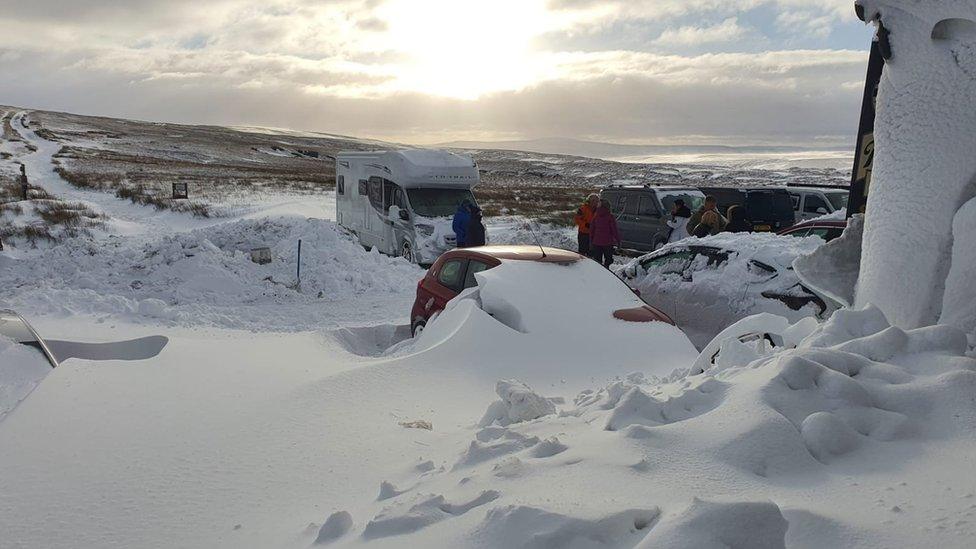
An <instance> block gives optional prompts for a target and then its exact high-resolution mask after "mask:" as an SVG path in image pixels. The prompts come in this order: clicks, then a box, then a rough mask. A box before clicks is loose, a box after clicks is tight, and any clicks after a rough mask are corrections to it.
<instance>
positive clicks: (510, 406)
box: [479, 379, 556, 426]
mask: <svg viewBox="0 0 976 549" xmlns="http://www.w3.org/2000/svg"><path fill="white" fill-rule="evenodd" d="M495 392H496V393H498V396H499V397H501V400H498V401H496V402H495V403H494V404H492V405H491V406H489V407H488V410H487V411H486V412H485V415H484V417H483V418H482V419H481V421H480V422H479V423H480V425H482V426H487V425H491V424H492V423H498V424H499V425H509V424H512V423H519V422H521V421H529V420H532V419H537V418H540V417H542V416H547V415H549V414H554V413H556V405H555V404H553V403H552V401H550V400H549V399H547V398H546V397H544V396H541V395H539V394H538V393H536V392H535V391H533V390H532V389H531V388H530V387H529V386H528V385H526V384H524V383H522V382H521V381H516V380H514V379H509V380H505V379H503V380H501V381H499V382H498V384H497V385H496V386H495Z"/></svg>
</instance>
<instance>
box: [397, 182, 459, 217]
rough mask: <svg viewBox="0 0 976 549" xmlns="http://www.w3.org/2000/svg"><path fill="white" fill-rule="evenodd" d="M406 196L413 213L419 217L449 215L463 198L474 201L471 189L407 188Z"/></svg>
mask: <svg viewBox="0 0 976 549" xmlns="http://www.w3.org/2000/svg"><path fill="white" fill-rule="evenodd" d="M407 198H408V199H409V201H410V207H411V208H413V211H414V213H415V214H417V215H419V216H421V217H449V216H452V215H454V212H455V211H457V207H458V204H460V203H461V202H462V201H463V200H470V201H471V203H472V204H475V203H476V202H475V200H474V195H473V194H472V193H471V189H438V188H426V189H425V188H420V189H407Z"/></svg>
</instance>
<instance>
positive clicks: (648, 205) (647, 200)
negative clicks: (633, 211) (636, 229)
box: [637, 194, 661, 216]
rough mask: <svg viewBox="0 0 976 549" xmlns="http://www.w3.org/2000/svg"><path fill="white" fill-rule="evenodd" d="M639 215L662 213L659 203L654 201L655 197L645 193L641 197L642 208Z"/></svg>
mask: <svg viewBox="0 0 976 549" xmlns="http://www.w3.org/2000/svg"><path fill="white" fill-rule="evenodd" d="M637 213H638V215H650V216H655V215H661V211H660V210H658V209H657V204H655V203H654V197H653V196H651V195H649V194H645V195H641V197H640V209H639V210H638V212H637Z"/></svg>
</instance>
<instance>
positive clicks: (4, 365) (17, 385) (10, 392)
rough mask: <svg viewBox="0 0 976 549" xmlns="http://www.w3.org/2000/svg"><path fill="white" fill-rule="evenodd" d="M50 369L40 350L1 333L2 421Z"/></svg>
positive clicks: (0, 402)
mask: <svg viewBox="0 0 976 549" xmlns="http://www.w3.org/2000/svg"><path fill="white" fill-rule="evenodd" d="M50 373H51V364H50V363H48V361H47V359H46V358H45V357H44V355H42V354H41V353H40V351H38V350H36V349H34V348H32V347H28V346H26V345H22V344H20V343H17V342H16V341H14V340H12V339H10V338H8V337H5V336H2V335H0V421H2V420H3V418H4V417H5V416H6V415H7V414H9V413H10V412H12V411H13V409H14V408H15V407H16V406H17V404H19V403H20V401H22V400H23V399H25V398H27V395H29V394H30V393H31V391H33V390H34V388H35V387H36V386H37V384H38V383H40V382H41V380H42V379H44V378H45V377H46V376H47V375H48V374H50Z"/></svg>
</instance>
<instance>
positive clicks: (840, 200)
mask: <svg viewBox="0 0 976 549" xmlns="http://www.w3.org/2000/svg"><path fill="white" fill-rule="evenodd" d="M824 196H826V197H827V200H829V201H830V205H831V206H833V207H834V210H839V209H841V208H846V207H847V199H848V198H850V194H849V193H848V192H846V191H840V192H837V191H831V192H826V193H824Z"/></svg>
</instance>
